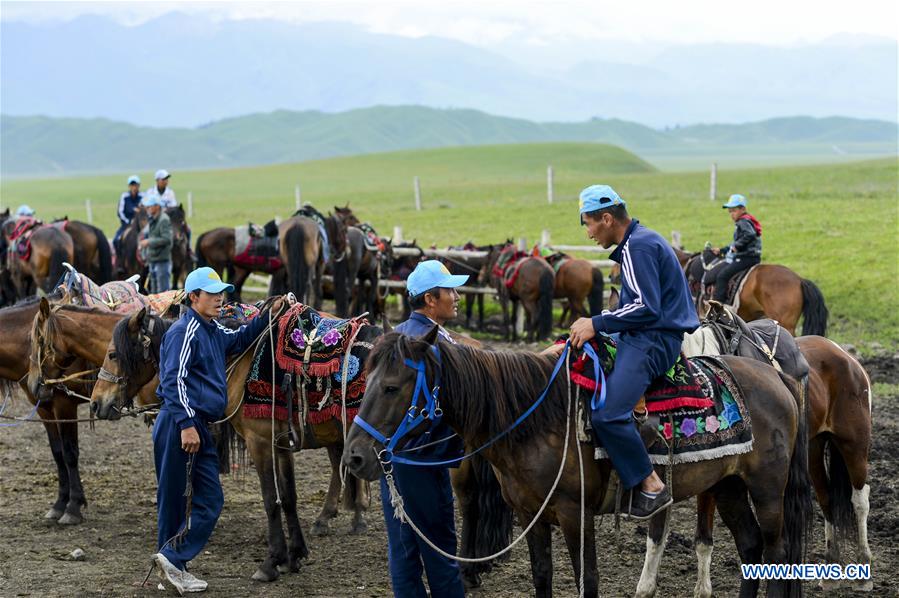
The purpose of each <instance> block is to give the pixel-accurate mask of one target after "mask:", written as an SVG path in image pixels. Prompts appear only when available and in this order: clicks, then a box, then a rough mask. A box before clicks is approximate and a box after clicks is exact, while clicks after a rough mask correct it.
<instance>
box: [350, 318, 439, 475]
mask: <svg viewBox="0 0 899 598" xmlns="http://www.w3.org/2000/svg"><path fill="white" fill-rule="evenodd" d="M436 343H437V327H436V326H435V327H434V328H432V329H431V331H430V332H429V333H428V334H426V335H425V336H424V337H422V338H421V339H414V338H411V337H408V336H405V335H402V334H400V333H397V332H391V333H389V334H386V335H384V336H383V337H381V338H380V339H379V340H378V342H377V343H376V344H375V346H374V348H373V349H372V352H371V354H370V355H369V357H368V363H367V364H366V371H367V374H366V386H365V394H364V395H363V397H362V405H361V407H360V409H359V414H358V415H357V416H356V419H355V421H354V425H353V426H352V428H350V433H349V435H348V436H347V440H346V448H345V449H344V453H343V463H344V465H346V466H347V467H348V468H349V470H350V471H351V472H352V473H353V474H354V475H355V476H356V477H358V478H361V479H363V480H369V481H374V480H376V479H378V477H379V476H380V475H381V473H382V468H385V469H384V470H385V471H389V469H390V467H391V465H390V459H391V458H392V453H393V452H396V451H399V450H400V449H402V448H403V446H405V444H406V443H407V442H408V439H410V438H414V437H416V436H420V435H421V434H423V433H424V432H425V431H426V430H427V429H428V428H429V427H430V426H431V421H432V419H431V418H432V416H434V415H437V414H439V413H435V410H434V409H433V402H432V400H431V397H432V396H433V395H432V394H431V393H432V392H433V390H432V388H431V387H430V385H431V384H437V382H435V374H436V371H437V369H438V368H439V363H438V361H437V356H436V349H435V347H436ZM407 360H409V361H408V362H407ZM409 364H412V365H409ZM422 376H423V377H424V378H425V381H424V384H421V383H420V380H419V379H420V378H421V377H422ZM416 389H421V391H422V392H418V393H417V394H416ZM437 409H439V407H438V408H437ZM425 414H427V415H425ZM401 424H402V428H401ZM372 431H374V432H375V433H376V434H378V435H379V436H380V437H376V436H375V435H373V434H372ZM388 439H391V440H389V446H390V449H389V451H388V449H387V448H385V440H388Z"/></svg>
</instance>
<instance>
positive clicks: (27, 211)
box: [16, 203, 35, 220]
mask: <svg viewBox="0 0 899 598" xmlns="http://www.w3.org/2000/svg"><path fill="white" fill-rule="evenodd" d="M34 213H35V212H34V209H33V208H32V207H31V206H29V205H28V204H27V203H23V204H22V205H20V206H19V209H17V210H16V220H21V219H22V218H34Z"/></svg>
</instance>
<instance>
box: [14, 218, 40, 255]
mask: <svg viewBox="0 0 899 598" xmlns="http://www.w3.org/2000/svg"><path fill="white" fill-rule="evenodd" d="M42 226H44V223H43V222H41V221H40V220H38V219H37V218H32V217H30V216H28V217H25V218H21V219H19V220H18V221H17V222H16V225H15V227H14V228H13V230H12V233H11V234H10V236H9V243H10V247H12V249H13V252H14V253H15V254H16V256H18V258H19V259H20V260H23V261H28V258H30V257H31V236H32V235H33V234H34V231H36V230H37V229H39V228H41V227H42Z"/></svg>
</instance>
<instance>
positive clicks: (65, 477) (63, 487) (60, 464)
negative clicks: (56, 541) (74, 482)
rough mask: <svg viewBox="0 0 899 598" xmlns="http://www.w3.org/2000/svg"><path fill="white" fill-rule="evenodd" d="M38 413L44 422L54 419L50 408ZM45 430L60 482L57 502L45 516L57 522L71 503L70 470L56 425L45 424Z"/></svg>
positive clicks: (41, 408) (43, 408) (39, 410)
mask: <svg viewBox="0 0 899 598" xmlns="http://www.w3.org/2000/svg"><path fill="white" fill-rule="evenodd" d="M37 412H38V416H39V417H40V418H41V419H43V420H48V419H54V416H53V410H52V409H51V408H50V407H38V410H37ZM44 428H45V429H46V430H47V440H48V441H49V442H50V452H51V453H52V454H53V461H55V462H56V476H57V480H58V482H59V491H58V493H57V495H56V502H55V503H53V506H52V507H50V510H49V511H47V514H46V515H44V519H47V520H53V521H56V520H58V519H59V518H60V517H62V515H63V513H64V512H65V508H66V505H67V504H68V503H69V470H68V469H66V462H65V459H64V458H63V456H62V439H61V438H60V437H59V428H58V427H57V425H56V424H51V423H45V424H44Z"/></svg>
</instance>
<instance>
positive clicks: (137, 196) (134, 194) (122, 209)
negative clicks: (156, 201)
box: [112, 174, 144, 252]
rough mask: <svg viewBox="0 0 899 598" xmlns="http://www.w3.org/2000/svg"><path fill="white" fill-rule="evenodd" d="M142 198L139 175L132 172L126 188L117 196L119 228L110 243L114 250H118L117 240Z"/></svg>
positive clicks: (129, 222)
mask: <svg viewBox="0 0 899 598" xmlns="http://www.w3.org/2000/svg"><path fill="white" fill-rule="evenodd" d="M143 198H144V194H143V193H141V192H140V177H139V176H137V175H136V174H132V175H131V176H130V177H128V190H127V191H125V192H124V193H122V196H121V197H119V209H118V216H119V223H120V224H119V230H117V231H116V233H115V237H113V238H112V245H113V247H115V250H116V252H118V251H119V241H120V240H121V238H122V233H124V232H125V229H126V228H128V225H129V224H131V219H132V218H134V212H136V211H137V208H138V206H139V205H140V202H141V200H142V199H143Z"/></svg>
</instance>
